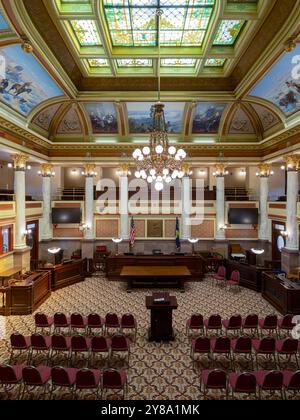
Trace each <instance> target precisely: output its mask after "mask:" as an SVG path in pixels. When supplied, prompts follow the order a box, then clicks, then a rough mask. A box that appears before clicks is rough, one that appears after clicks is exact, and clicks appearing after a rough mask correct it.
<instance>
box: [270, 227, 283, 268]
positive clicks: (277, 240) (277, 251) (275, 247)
mask: <svg viewBox="0 0 300 420" xmlns="http://www.w3.org/2000/svg"><path fill="white" fill-rule="evenodd" d="M285 226H286V225H285V223H284V222H276V221H274V220H273V221H272V260H273V261H278V260H281V251H282V248H284V247H285V243H286V238H285V237H284V236H283V235H282V234H281V232H282V231H285Z"/></svg>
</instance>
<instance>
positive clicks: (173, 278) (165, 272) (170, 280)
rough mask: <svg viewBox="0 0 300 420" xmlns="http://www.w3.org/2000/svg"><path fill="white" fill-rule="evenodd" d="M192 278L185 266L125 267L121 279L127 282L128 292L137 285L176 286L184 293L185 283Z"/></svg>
mask: <svg viewBox="0 0 300 420" xmlns="http://www.w3.org/2000/svg"><path fill="white" fill-rule="evenodd" d="M191 276H192V274H191V272H190V270H189V269H188V268H187V267H185V266H177V267H164V266H161V267H160V266H152V267H148V266H145V267H143V266H125V267H123V268H122V271H121V278H124V279H125V280H127V284H128V287H127V291H128V292H130V290H131V288H132V287H134V286H135V285H138V286H139V287H141V286H146V287H149V286H151V285H152V286H155V287H159V286H167V287H172V285H174V284H175V286H176V287H179V288H180V289H181V290H182V291H184V281H185V280H187V279H189V278H190V277H191Z"/></svg>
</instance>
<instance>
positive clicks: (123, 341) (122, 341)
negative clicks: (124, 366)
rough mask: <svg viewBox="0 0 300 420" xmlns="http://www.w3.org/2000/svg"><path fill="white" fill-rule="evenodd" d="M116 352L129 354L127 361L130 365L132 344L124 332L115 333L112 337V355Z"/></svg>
mask: <svg viewBox="0 0 300 420" xmlns="http://www.w3.org/2000/svg"><path fill="white" fill-rule="evenodd" d="M114 353H123V354H124V353H125V354H127V362H128V365H129V357H130V345H129V340H128V339H127V338H126V337H125V335H123V334H115V335H114V336H113V337H112V339H111V357H113V356H114Z"/></svg>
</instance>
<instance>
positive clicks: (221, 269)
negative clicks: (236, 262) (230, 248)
mask: <svg viewBox="0 0 300 420" xmlns="http://www.w3.org/2000/svg"><path fill="white" fill-rule="evenodd" d="M217 276H219V277H223V278H224V279H225V277H226V268H225V267H224V265H220V267H219V268H218V272H217Z"/></svg>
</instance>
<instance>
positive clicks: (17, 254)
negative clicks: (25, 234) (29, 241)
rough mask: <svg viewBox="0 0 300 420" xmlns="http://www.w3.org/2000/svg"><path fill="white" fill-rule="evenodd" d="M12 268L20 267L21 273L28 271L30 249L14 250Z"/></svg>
mask: <svg viewBox="0 0 300 420" xmlns="http://www.w3.org/2000/svg"><path fill="white" fill-rule="evenodd" d="M14 266H15V267H22V272H23V273H25V272H26V271H30V248H29V247H26V248H23V249H15V250H14Z"/></svg>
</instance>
